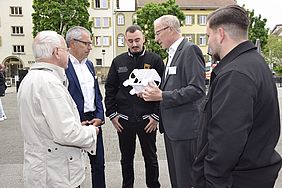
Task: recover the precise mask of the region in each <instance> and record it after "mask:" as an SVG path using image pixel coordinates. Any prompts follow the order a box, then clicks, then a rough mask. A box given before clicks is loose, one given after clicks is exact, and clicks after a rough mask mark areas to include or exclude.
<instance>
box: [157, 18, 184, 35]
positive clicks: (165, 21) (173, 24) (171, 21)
mask: <svg viewBox="0 0 282 188" xmlns="http://www.w3.org/2000/svg"><path fill="white" fill-rule="evenodd" d="M156 24H162V25H165V26H169V27H170V28H174V30H175V31H176V32H178V33H181V31H180V22H179V19H178V18H177V17H176V16H174V15H163V16H161V17H159V18H157V19H156V20H155V21H154V25H156Z"/></svg>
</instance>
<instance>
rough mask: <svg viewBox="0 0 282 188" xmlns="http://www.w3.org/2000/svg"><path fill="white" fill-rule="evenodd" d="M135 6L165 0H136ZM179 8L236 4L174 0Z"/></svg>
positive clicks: (227, 0)
mask: <svg viewBox="0 0 282 188" xmlns="http://www.w3.org/2000/svg"><path fill="white" fill-rule="evenodd" d="M136 1H137V7H144V5H145V4H148V3H163V2H165V0H136ZM176 4H177V5H179V7H180V8H181V9H217V8H219V7H223V6H226V5H234V4H236V2H235V0H176Z"/></svg>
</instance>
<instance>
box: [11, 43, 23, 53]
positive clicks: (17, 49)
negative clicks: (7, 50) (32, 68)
mask: <svg viewBox="0 0 282 188" xmlns="http://www.w3.org/2000/svg"><path fill="white" fill-rule="evenodd" d="M13 53H24V45H13Z"/></svg>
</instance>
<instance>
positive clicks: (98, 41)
mask: <svg viewBox="0 0 282 188" xmlns="http://www.w3.org/2000/svg"><path fill="white" fill-rule="evenodd" d="M94 45H95V46H101V45H102V44H101V36H95V37H94Z"/></svg>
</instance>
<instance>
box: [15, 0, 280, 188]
mask: <svg viewBox="0 0 282 188" xmlns="http://www.w3.org/2000/svg"><path fill="white" fill-rule="evenodd" d="M248 26H249V18H248V15H247V13H246V11H245V10H244V9H243V8H241V7H239V6H237V5H230V6H226V7H223V8H220V9H217V10H216V11H214V12H213V13H211V14H210V15H209V16H208V19H207V29H206V32H207V35H208V46H209V48H210V49H211V55H212V58H213V59H214V60H216V61H219V63H218V65H217V66H216V67H215V69H214V70H213V72H212V75H211V82H210V87H209V91H208V94H207V95H206V91H205V77H204V73H205V61H204V58H203V54H202V52H201V50H200V48H199V47H198V46H197V45H195V44H193V43H191V42H188V41H187V40H186V39H185V38H183V37H182V34H181V31H180V22H179V20H178V19H177V17H175V16H173V15H164V16H161V17H160V18H158V19H156V20H155V21H154V32H155V40H156V41H157V42H158V43H159V44H160V45H161V47H162V48H163V49H166V50H167V51H168V58H167V63H166V65H164V63H163V60H162V59H161V57H160V56H159V55H157V54H155V53H153V52H150V51H147V50H146V49H145V47H144V43H145V37H144V34H143V32H142V29H141V28H140V27H139V26H137V25H132V26H129V27H128V28H127V29H126V31H125V39H126V44H127V46H128V51H127V52H125V53H123V54H121V55H118V56H117V57H115V58H114V59H113V61H112V64H111V67H110V70H109V73H108V76H107V79H106V82H105V101H104V102H105V114H106V116H107V117H109V119H110V120H111V122H112V124H113V126H114V128H115V129H116V131H117V134H118V139H119V148H120V152H121V167H122V187H127V188H132V187H134V154H135V148H136V136H138V139H139V142H140V145H141V150H142V155H143V157H144V162H145V176H146V185H147V187H150V188H158V187H161V183H160V182H159V166H158V159H157V147H156V134H157V130H158V128H159V130H160V132H161V133H163V134H164V141H165V148H166V155H167V162H168V169H169V177H170V182H171V187H172V188H192V187H193V188H226V187H229V188H271V187H273V186H274V183H275V180H276V178H277V176H278V172H279V170H280V168H281V157H280V156H279V154H278V153H277V152H276V151H275V146H276V144H277V142H278V139H279V135H280V114H279V105H278V98H277V89H276V85H275V83H274V81H273V77H272V74H271V71H270V70H269V68H268V66H267V64H266V63H265V61H264V59H263V58H262V56H261V55H260V54H259V53H258V52H257V51H256V48H255V46H254V45H253V44H252V43H251V42H250V41H248V32H247V31H248ZM32 49H33V53H34V56H35V59H36V63H35V64H34V65H32V67H31V68H30V71H29V73H28V74H27V75H26V77H25V78H24V80H23V81H22V83H21V84H20V87H19V91H18V107H19V108H18V109H19V117H20V125H21V128H22V131H23V135H24V184H25V187H79V186H80V185H81V183H82V182H83V179H84V176H85V174H84V171H85V169H84V165H85V164H84V159H85V158H84V156H85V155H88V156H89V160H90V164H91V174H92V187H95V188H103V187H106V183H105V160H104V146H103V136H102V129H101V126H102V125H103V124H104V122H105V118H104V109H103V104H102V95H101V92H100V89H99V85H98V81H97V77H96V75H95V70H94V66H93V64H92V62H91V61H90V60H89V59H88V55H89V53H90V51H91V49H92V41H91V33H90V32H89V31H88V30H87V29H85V28H83V27H80V26H75V27H72V28H71V29H69V30H68V32H67V34H66V39H64V38H63V37H62V36H61V35H58V34H57V33H56V32H54V31H42V32H39V33H38V34H37V36H36V37H35V39H34V41H33V45H32ZM134 69H155V70H156V71H157V73H158V74H159V75H160V76H161V78H162V79H161V84H160V86H158V85H157V84H156V83H155V82H149V83H148V85H147V86H146V87H145V88H144V90H143V91H141V92H140V93H137V94H135V95H131V94H130V93H129V92H130V90H131V89H132V88H131V87H129V86H124V84H123V83H124V81H125V80H127V79H128V78H129V76H130V74H131V72H132V71H133V70H134ZM158 125H159V126H158ZM117 187H119V186H118V185H117Z"/></svg>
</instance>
